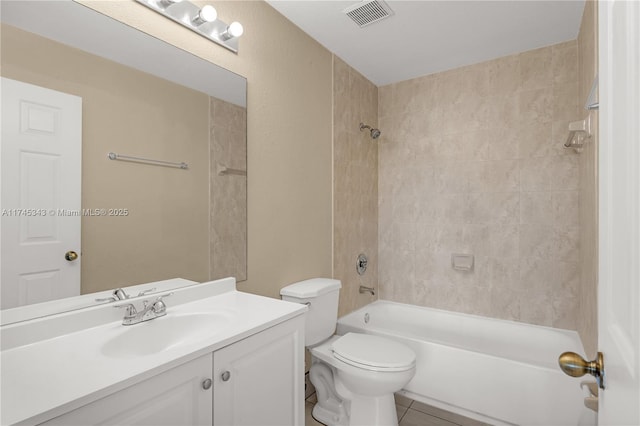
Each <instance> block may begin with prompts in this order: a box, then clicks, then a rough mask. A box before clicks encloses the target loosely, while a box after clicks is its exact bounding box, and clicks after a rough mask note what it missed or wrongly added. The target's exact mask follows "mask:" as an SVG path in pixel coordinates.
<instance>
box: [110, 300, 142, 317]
mask: <svg viewBox="0 0 640 426" xmlns="http://www.w3.org/2000/svg"><path fill="white" fill-rule="evenodd" d="M113 307H114V308H126V309H127V311H126V313H125V316H127V317H135V316H136V314H137V313H138V311H137V310H136V307H135V305H134V304H133V303H123V304H121V305H113Z"/></svg>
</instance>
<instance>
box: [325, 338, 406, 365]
mask: <svg viewBox="0 0 640 426" xmlns="http://www.w3.org/2000/svg"><path fill="white" fill-rule="evenodd" d="M331 351H332V352H333V356H334V357H335V358H337V359H339V360H340V361H342V362H344V363H346V364H349V365H352V366H354V367H358V368H362V369H364V370H370V371H387V372H392V371H406V370H409V369H411V368H413V367H415V364H416V355H415V353H414V352H413V351H412V350H411V349H409V348H408V347H407V346H405V345H403V344H400V343H398V342H395V341H393V340H390V339H385V338H384V337H379V336H372V335H369V334H362V333H347V334H345V335H344V336H342V337H340V338H338V339H336V340H335V341H333V343H332V345H331Z"/></svg>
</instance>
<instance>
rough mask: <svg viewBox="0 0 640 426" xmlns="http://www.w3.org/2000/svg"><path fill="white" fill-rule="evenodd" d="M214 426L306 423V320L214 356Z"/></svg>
mask: <svg viewBox="0 0 640 426" xmlns="http://www.w3.org/2000/svg"><path fill="white" fill-rule="evenodd" d="M213 370H214V374H213V376H214V377H213V383H214V385H213V387H214V391H213V401H214V402H213V407H214V408H213V424H214V425H216V426H222V425H224V426H226V425H246V426H249V425H251V426H255V425H261V426H269V425H278V426H285V425H292V426H293V425H299V426H302V425H304V316H302V315H301V316H299V317H297V318H293V319H291V320H289V321H286V322H284V323H282V324H280V325H278V326H276V327H272V328H269V329H267V330H265V331H263V332H262V333H258V334H255V335H253V336H250V337H248V338H246V339H244V340H241V341H239V342H237V343H234V344H232V345H229V346H227V347H225V348H222V349H220V350H218V351H216V352H214V353H213Z"/></svg>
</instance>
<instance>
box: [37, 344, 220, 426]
mask: <svg viewBox="0 0 640 426" xmlns="http://www.w3.org/2000/svg"><path fill="white" fill-rule="evenodd" d="M211 368H212V355H211V354H208V355H205V356H203V357H201V358H198V359H195V360H193V361H191V362H188V363H186V364H183V365H181V366H179V367H175V368H173V369H171V370H169V371H167V372H165V373H162V374H159V375H157V376H155V377H152V378H150V379H147V380H145V381H143V382H141V383H138V384H136V385H133V386H131V387H128V388H126V389H124V390H122V391H120V392H116V393H114V394H112V395H109V396H107V397H105V398H102V399H99V400H98V401H95V402H92V403H90V404H88V405H85V406H84V407H80V408H78V409H77V410H74V411H71V412H69V413H67V414H64V415H62V416H60V417H56V418H55V419H52V420H50V421H48V422H46V423H44V424H46V425H155V426H160V425H181V426H183V425H184V426H186V425H211V423H212V416H213V398H212V394H211V393H212V388H211V387H209V389H204V388H203V384H202V383H203V381H204V380H206V379H209V378H211Z"/></svg>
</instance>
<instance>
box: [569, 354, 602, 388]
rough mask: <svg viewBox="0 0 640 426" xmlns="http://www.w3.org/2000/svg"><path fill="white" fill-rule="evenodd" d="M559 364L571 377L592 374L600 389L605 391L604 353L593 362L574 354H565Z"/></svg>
mask: <svg viewBox="0 0 640 426" xmlns="http://www.w3.org/2000/svg"><path fill="white" fill-rule="evenodd" d="M558 364H560V368H561V369H562V371H564V372H565V374H567V375H569V376H571V377H582V376H584V375H585V374H591V375H592V376H593V377H595V378H596V381H597V382H598V386H599V387H600V389H604V356H603V355H602V352H598V356H597V357H596V359H594V360H593V361H585V360H584V358H582V357H581V356H580V355H578V354H577V353H574V352H565V353H563V354H562V355H560V357H559V358H558Z"/></svg>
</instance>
